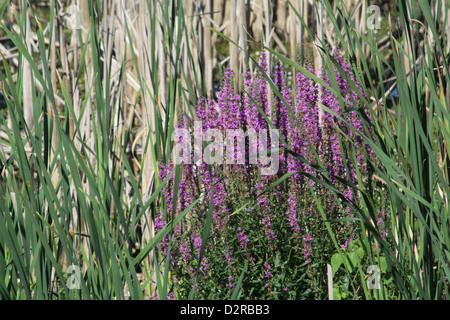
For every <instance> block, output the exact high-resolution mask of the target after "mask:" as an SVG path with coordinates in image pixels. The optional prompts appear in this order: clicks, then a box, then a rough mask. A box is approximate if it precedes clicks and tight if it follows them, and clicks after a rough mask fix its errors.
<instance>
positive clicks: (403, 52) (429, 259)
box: [272, 1, 450, 299]
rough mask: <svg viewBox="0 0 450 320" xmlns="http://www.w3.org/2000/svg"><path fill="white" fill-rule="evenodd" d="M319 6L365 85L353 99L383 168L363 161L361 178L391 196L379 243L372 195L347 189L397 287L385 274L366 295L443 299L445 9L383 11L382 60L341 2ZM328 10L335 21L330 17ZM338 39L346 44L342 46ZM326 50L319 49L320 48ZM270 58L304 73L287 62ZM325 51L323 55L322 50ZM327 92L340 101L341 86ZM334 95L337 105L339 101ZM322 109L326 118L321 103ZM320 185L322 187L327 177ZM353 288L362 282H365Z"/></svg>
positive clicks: (449, 268) (407, 6)
mask: <svg viewBox="0 0 450 320" xmlns="http://www.w3.org/2000/svg"><path fill="white" fill-rule="evenodd" d="M321 2H322V5H323V7H324V8H325V10H326V13H327V15H328V17H329V20H330V22H331V23H332V25H333V27H334V32H335V34H337V35H338V36H339V39H340V41H339V42H338V43H339V45H340V46H341V47H342V49H343V50H344V51H345V52H346V53H347V55H348V58H349V61H350V62H351V64H352V66H353V70H355V73H356V75H357V77H358V79H360V81H361V82H362V83H365V92H371V93H372V96H371V97H370V98H373V99H374V102H372V101H371V100H369V99H365V98H364V97H360V98H361V99H362V101H364V106H363V107H364V108H365V109H366V110H371V111H372V120H373V121H374V128H375V129H376V133H377V139H376V141H371V140H369V139H367V138H365V140H366V142H367V143H368V144H370V146H371V147H372V148H373V151H374V153H375V156H376V160H378V161H379V162H380V164H381V165H376V164H377V162H374V161H373V159H369V160H371V161H372V163H373V164H374V167H373V168H374V170H375V172H374V175H373V177H360V178H372V179H378V180H379V181H380V183H381V187H382V188H386V189H387V190H388V191H389V196H390V199H389V202H390V211H389V212H388V214H389V216H390V217H391V224H390V226H389V228H388V237H387V239H386V240H384V239H383V238H384V237H383V236H382V233H381V230H380V229H379V228H377V227H376V225H375V223H374V222H375V221H376V219H377V217H376V206H375V201H376V199H373V198H372V193H371V192H370V190H367V191H365V190H359V189H356V188H355V192H358V193H361V194H362V195H363V198H364V200H365V202H364V205H363V206H362V207H361V208H354V209H355V211H354V213H355V216H356V217H358V218H360V219H361V220H362V221H363V226H362V227H363V230H367V233H366V232H363V233H362V235H361V236H362V240H363V242H366V245H367V244H369V243H371V240H370V239H375V240H376V243H377V246H376V247H372V248H371V249H372V250H370V251H371V254H369V256H370V257H371V258H370V259H371V262H372V263H373V264H376V263H379V261H380V260H378V261H376V260H375V258H376V256H377V249H378V246H379V248H380V250H381V251H380V253H382V254H383V256H384V257H385V258H386V261H387V270H386V273H389V274H391V275H392V279H393V283H394V284H395V286H394V288H393V289H392V288H389V287H388V285H387V284H386V282H387V281H385V280H387V278H383V281H382V283H381V284H382V287H381V289H380V290H375V291H374V292H373V294H375V297H377V298H400V299H442V298H444V299H448V298H449V295H448V294H449V292H448V287H449V282H448V276H449V272H450V265H449V260H448V259H449V254H450V251H449V246H450V242H449V234H450V233H449V207H448V204H449V203H448V195H449V194H448V192H449V188H448V173H449V171H448V168H449V167H448V162H447V161H448V160H447V159H448V157H447V156H448V149H447V146H448V119H449V118H448V117H449V113H448V99H449V96H450V93H449V92H448V91H447V90H446V89H445V88H447V83H448V81H449V80H450V79H449V68H448V67H449V66H448V59H447V57H448V54H449V47H448V45H447V42H448V34H445V32H443V26H444V25H445V24H446V23H448V18H449V17H448V3H446V2H440V1H436V2H432V6H431V7H430V3H429V2H426V1H418V2H416V1H394V2H393V3H392V9H393V11H392V12H390V13H387V14H385V15H383V18H384V19H387V20H388V25H387V26H388V27H389V33H388V41H389V47H390V49H391V53H392V56H391V57H390V58H386V56H385V54H384V52H383V50H382V49H381V48H379V47H378V46H377V43H376V41H375V37H374V32H373V31H374V30H368V34H367V35H365V34H361V33H359V32H358V31H357V30H358V28H357V26H356V25H355V24H354V22H353V21H352V20H351V15H350V14H348V13H346V10H345V9H344V8H343V7H342V6H340V4H337V6H336V7H335V8H333V7H332V6H331V5H330V3H328V2H326V1H321ZM290 5H291V6H292V4H290ZM336 11H337V12H338V13H339V14H338V16H337V17H335V15H333V12H336ZM299 19H301V17H300V16H299ZM338 20H340V21H343V23H339V22H338ZM395 29H399V30H403V34H402V35H401V36H400V37H398V36H397V37H395V36H394V32H393V30H395ZM375 30H376V29H375ZM344 36H345V38H346V39H353V40H354V41H353V42H352V43H349V41H346V40H345V39H344ZM354 44H356V45H354ZM328 45H329V44H327V43H326V42H323V43H322V46H323V48H327V47H328ZM365 49H368V50H369V52H370V54H369V57H370V59H368V60H365V59H357V57H358V56H360V57H362V56H363V54H364V50H365ZM325 50H326V49H325ZM272 52H273V54H274V55H276V56H278V57H279V58H280V59H282V60H283V61H284V62H286V63H288V64H290V65H292V66H294V67H296V68H297V69H298V70H299V71H300V72H303V73H305V74H307V75H308V76H312V75H311V74H309V73H308V72H307V70H305V69H304V68H302V67H301V66H300V65H298V64H297V63H296V62H295V61H292V60H291V59H287V58H286V57H283V56H282V55H280V54H278V53H277V52H275V51H272ZM325 54H326V55H328V54H327V53H326V51H325ZM334 67H335V65H334V64H329V65H328V66H327V67H326V68H327V69H326V70H327V71H329V72H332V68H334ZM340 71H342V70H340ZM341 74H342V75H343V72H341ZM389 78H393V79H394V81H393V82H392V79H391V80H389ZM317 80H318V81H319V79H317ZM389 81H390V85H391V87H388V88H386V87H385V85H384V84H385V83H389ZM394 88H397V89H398V94H399V96H398V99H396V98H391V99H388V97H389V93H391V92H392V91H393V89H394ZM333 89H334V88H333ZM330 90H332V89H330ZM333 92H334V93H335V94H336V95H338V96H339V90H336V89H334V90H333ZM339 99H340V101H341V102H342V106H345V104H346V101H345V98H344V97H342V96H340V97H339ZM392 100H393V101H392ZM323 108H324V111H325V112H331V113H333V112H332V111H331V110H330V109H329V108H327V107H326V106H323ZM333 114H334V113H333ZM334 115H335V114H334ZM354 129H355V128H354ZM363 136H365V135H364V134H363V133H361V137H363ZM348 160H349V161H351V160H352V159H348ZM322 183H323V184H324V185H325V184H326V183H327V180H326V178H325V179H324V180H323V182H322ZM344 183H348V182H346V181H344ZM392 279H391V280H392ZM358 282H359V283H360V284H362V285H363V286H364V285H365V281H364V279H360V280H358ZM365 291H366V292H367V294H366V296H367V297H371V296H372V292H370V291H368V290H365Z"/></svg>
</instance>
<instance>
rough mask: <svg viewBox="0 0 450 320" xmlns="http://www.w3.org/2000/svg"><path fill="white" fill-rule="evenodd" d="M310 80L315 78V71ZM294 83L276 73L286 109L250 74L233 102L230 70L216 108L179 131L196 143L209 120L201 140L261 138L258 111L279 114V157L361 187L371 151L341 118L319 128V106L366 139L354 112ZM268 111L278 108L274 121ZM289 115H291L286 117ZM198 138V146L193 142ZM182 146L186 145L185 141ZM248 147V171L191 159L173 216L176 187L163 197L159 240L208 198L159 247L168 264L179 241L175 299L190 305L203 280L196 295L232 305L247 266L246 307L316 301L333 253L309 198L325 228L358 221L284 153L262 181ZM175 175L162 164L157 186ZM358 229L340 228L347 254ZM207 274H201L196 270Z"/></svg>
mask: <svg viewBox="0 0 450 320" xmlns="http://www.w3.org/2000/svg"><path fill="white" fill-rule="evenodd" d="M334 57H335V59H336V61H337V62H338V63H339V64H340V65H341V67H342V68H343V69H344V70H345V72H346V73H347V74H348V75H349V77H350V79H352V81H355V83H356V86H357V88H359V89H360V88H361V85H360V84H359V83H358V82H357V80H356V79H355V78H354V77H353V75H352V72H351V68H350V66H349V65H348V64H346V63H345V62H344V60H343V57H342V55H341V53H340V52H339V51H338V52H336V53H335V55H334ZM259 64H260V66H261V67H262V69H263V70H264V71H265V72H268V71H269V70H268V69H267V56H266V53H265V52H262V53H261V56H260V60H259ZM309 70H310V71H311V72H313V73H314V70H313V68H312V67H311V66H309ZM335 74H336V75H337V82H338V84H339V90H340V91H341V93H342V95H343V96H344V97H346V99H348V100H349V101H351V105H350V106H344V107H345V108H352V107H356V106H358V95H357V94H355V93H354V92H353V91H352V90H351V88H350V86H349V85H348V83H347V82H346V81H345V79H344V78H343V77H342V76H341V75H339V74H338V73H335ZM322 77H323V79H324V81H325V82H326V83H328V84H330V83H331V81H330V77H329V75H328V74H327V73H326V72H323V75H322ZM296 80H297V81H296V83H297V85H296V87H295V88H289V87H288V86H287V84H286V80H285V74H284V69H283V66H282V65H281V64H276V66H275V70H274V74H273V82H274V83H275V85H276V86H277V88H278V90H279V91H280V93H281V95H282V97H283V99H284V100H285V101H286V103H287V104H286V105H285V104H284V103H283V101H282V100H281V99H280V98H279V97H278V96H276V95H272V96H269V94H268V92H269V91H268V87H269V85H268V82H267V80H266V79H265V78H264V76H263V74H262V73H261V72H260V71H258V72H256V73H255V74H251V73H250V72H247V73H244V76H243V87H242V88H243V91H242V92H241V93H237V92H234V90H233V88H234V86H233V81H236V79H234V78H233V73H232V71H231V70H230V69H227V70H226V71H225V73H224V79H223V85H222V88H221V89H220V91H219V92H218V94H217V101H215V100H213V99H212V98H206V97H203V98H201V99H200V100H199V101H198V104H197V114H196V119H189V118H186V117H184V118H182V119H181V120H179V123H178V125H177V127H178V128H184V129H187V130H188V131H189V132H190V133H191V134H193V133H194V132H195V126H194V120H201V121H202V123H201V125H202V127H201V129H200V130H201V133H203V134H206V132H207V130H208V129H217V130H218V132H221V133H222V134H223V136H225V135H226V133H227V130H230V129H232V130H239V129H240V130H242V131H243V132H244V133H245V132H249V130H255V132H260V131H261V130H267V129H268V128H269V124H268V123H267V121H266V120H265V119H264V116H263V115H262V114H261V113H260V111H259V110H258V107H259V109H261V110H262V111H263V112H265V113H266V115H267V116H268V117H269V115H270V114H272V118H271V121H272V123H273V125H274V126H275V128H277V129H278V130H279V133H280V135H281V137H282V138H283V139H284V140H285V141H286V142H287V144H288V145H287V146H285V145H283V144H280V148H288V149H290V150H292V151H294V152H295V153H297V154H299V155H301V156H302V157H304V158H305V159H306V160H308V161H309V162H311V163H314V164H316V165H319V164H322V165H323V167H324V168H325V169H326V170H327V172H328V174H329V175H330V180H331V182H332V183H337V181H336V179H335V178H334V176H337V177H342V178H347V179H348V178H349V177H348V175H349V174H350V180H351V182H353V183H355V184H356V185H357V183H358V181H357V179H356V178H357V176H356V170H355V168H354V167H352V161H348V159H349V157H350V156H351V155H352V152H354V154H355V155H356V158H357V161H358V169H359V170H360V171H361V172H362V174H364V173H366V172H367V170H368V168H367V167H366V166H365V161H364V154H365V152H370V150H368V149H367V146H366V145H365V144H364V143H363V140H362V139H361V138H360V137H359V136H358V135H357V134H354V133H352V132H351V131H350V130H349V129H348V128H347V127H346V126H345V125H344V123H343V122H342V121H339V120H338V119H336V118H335V117H334V116H333V115H331V114H329V113H326V112H324V113H323V116H322V118H321V119H320V116H319V113H320V107H319V105H318V103H319V102H320V103H322V104H323V105H325V106H327V107H328V108H330V109H331V110H333V111H334V112H336V113H337V114H339V115H341V116H343V117H346V118H347V119H348V121H349V122H350V123H351V124H352V125H353V126H355V127H356V128H358V129H362V122H361V120H360V119H359V117H358V114H357V113H356V112H355V111H351V112H346V110H344V109H343V106H341V104H340V102H339V100H338V99H337V97H335V96H334V94H333V93H332V92H331V91H329V90H327V89H326V88H322V95H321V96H319V90H318V89H319V86H318V85H317V84H316V83H315V82H314V81H313V80H312V79H309V78H307V77H305V76H304V75H303V74H301V73H298V74H296ZM360 90H361V92H362V89H360ZM269 101H271V105H272V106H273V108H272V112H270V109H269ZM289 109H290V111H291V112H288V110H289ZM337 128H339V129H340V130H341V131H342V132H340V131H339V130H337ZM194 138H195V137H191V141H194ZM197 138H198V137H197ZM268 140H269V141H270V138H269V139H268ZM343 141H346V143H343ZM176 142H179V143H181V142H182V141H181V139H178V140H177V141H176ZM260 144H261V140H259V139H258V146H259V145H260ZM244 146H245V147H244V149H245V152H243V151H242V150H240V151H239V152H238V151H236V149H235V153H234V160H235V161H237V160H239V159H242V157H244V158H245V161H244V162H241V163H240V164H230V163H228V162H227V163H226V164H214V165H211V166H210V167H209V168H208V166H207V165H206V163H205V158H204V157H203V155H201V157H200V158H195V157H194V151H193V152H192V153H191V155H190V159H191V160H192V161H187V163H182V164H181V176H182V179H181V181H180V183H179V186H178V191H179V194H178V202H177V204H176V207H175V208H174V207H173V204H172V202H173V187H174V186H173V184H174V180H173V179H171V180H170V181H169V183H168V184H167V185H166V186H165V188H164V190H163V196H164V199H165V203H166V208H167V211H166V212H167V216H165V215H164V214H163V213H162V212H159V213H158V214H157V215H156V216H155V231H158V230H160V229H161V228H162V227H163V226H164V225H165V223H166V222H167V221H168V220H169V219H170V216H171V213H172V212H175V215H177V214H180V213H181V212H182V211H183V210H184V209H185V208H186V207H187V206H189V205H190V204H191V203H192V202H193V201H195V199H197V198H198V197H199V196H200V195H201V194H203V195H204V200H203V202H201V203H198V205H196V206H195V207H194V208H193V210H192V211H191V212H190V213H189V214H188V215H187V216H186V217H185V219H183V221H182V223H180V224H179V225H178V226H177V228H175V230H174V232H173V234H172V235H171V238H169V236H166V238H164V240H163V241H161V243H160V244H159V249H160V252H161V253H164V254H167V248H168V244H169V241H172V246H171V252H170V254H171V259H170V263H171V265H170V269H171V274H172V277H173V279H172V282H173V286H174V292H175V296H176V297H177V298H186V297H187V296H188V294H189V292H190V291H191V288H192V286H193V284H194V283H193V281H194V278H195V275H196V274H197V275H198V277H197V280H198V286H197V288H198V294H199V295H200V296H201V297H202V298H214V299H220V298H229V297H230V295H231V292H232V290H233V288H234V283H233V282H232V281H233V280H234V279H238V278H239V276H240V273H241V268H242V266H243V265H244V264H245V262H246V261H248V262H249V268H248V272H247V274H246V276H245V279H246V280H245V281H244V282H243V283H242V288H243V291H242V295H243V297H245V298H259V299H264V298H308V297H309V298H317V297H316V296H314V290H312V291H311V290H307V289H308V288H311V284H313V283H315V282H316V280H317V279H314V274H315V273H314V270H315V268H316V269H317V268H320V266H322V265H323V263H322V264H321V263H320V262H323V261H326V259H327V257H330V256H331V254H332V252H333V251H334V247H333V243H332V242H331V240H330V239H329V236H328V234H327V232H326V229H325V226H324V223H323V221H322V219H321V217H320V215H319V213H318V211H317V209H316V206H315V205H314V197H313V194H312V193H311V192H314V193H315V194H316V196H317V199H318V200H319V201H321V205H322V206H323V207H324V208H325V209H326V215H327V219H333V218H339V217H346V216H349V215H350V214H351V213H350V211H349V210H348V208H345V207H343V206H342V204H340V203H338V201H336V199H335V198H334V197H333V194H331V193H329V192H328V191H326V190H324V188H322V187H321V186H320V185H319V184H317V183H314V182H313V181H312V180H310V179H309V178H307V177H306V176H305V175H303V174H301V172H306V173H308V174H310V175H313V176H314V175H316V174H315V171H314V170H313V169H312V168H311V167H309V166H308V165H306V164H305V163H303V162H302V161H300V160H299V159H297V158H296V157H294V156H293V155H292V154H288V153H285V152H280V153H279V162H280V163H279V170H278V172H276V173H275V174H274V175H261V168H262V167H263V166H264V164H262V163H261V162H260V159H258V161H257V162H256V163H252V162H250V161H249V154H250V153H254V151H255V148H254V146H253V147H252V144H251V143H250V137H249V136H247V137H245V139H244ZM228 147H231V146H229V145H226V146H225V145H224V148H225V150H224V154H226V151H227V150H226V148H228ZM364 148H365V149H364ZM190 150H194V148H191V149H190ZM215 152H217V151H215ZM244 153H245V154H244ZM188 158H189V157H188ZM188 160H189V159H188ZM194 160H198V161H194ZM173 169H174V166H173V164H172V163H168V164H166V165H164V164H160V166H159V178H160V179H161V180H163V179H164V178H165V177H166V176H167V175H168V174H170V173H171V171H172V170H173ZM293 171H296V172H297V173H295V174H292V175H291V176H290V177H289V178H288V179H286V180H285V181H283V182H282V183H280V184H278V185H277V186H276V187H274V188H272V189H270V190H267V188H268V186H269V185H271V184H272V183H274V182H276V181H277V180H278V179H279V178H280V177H281V176H282V175H283V174H284V173H286V172H293ZM336 185H337V184H336ZM339 188H340V190H341V192H342V193H343V194H344V195H345V197H346V198H347V199H348V200H350V201H353V203H357V202H358V199H357V198H356V196H354V195H353V193H352V192H351V190H350V189H349V188H347V187H345V186H340V187H339ZM211 192H212V193H213V194H212V195H213V197H212V201H213V207H212V208H213V212H212V226H211V233H210V236H209V238H208V239H207V240H206V241H207V243H206V251H205V252H204V256H203V260H202V261H201V263H199V261H198V260H199V258H200V249H201V247H202V234H203V228H204V224H205V221H206V212H207V211H208V204H209V199H211ZM355 228H356V225H354V224H351V223H350V224H345V225H338V226H336V230H334V231H335V232H336V235H337V238H338V241H339V242H340V243H339V244H340V245H341V246H342V247H344V246H345V245H346V241H347V242H348V239H349V238H350V237H353V234H354V232H355ZM316 262H318V263H316ZM199 265H200V269H199V270H197V267H198V266H199ZM318 266H319V267H318ZM305 274H306V275H307V276H305ZM322 274H325V273H322ZM303 292H310V296H307V297H305V296H303Z"/></svg>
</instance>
